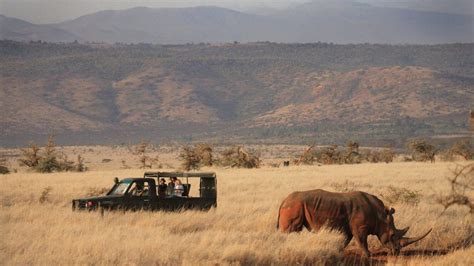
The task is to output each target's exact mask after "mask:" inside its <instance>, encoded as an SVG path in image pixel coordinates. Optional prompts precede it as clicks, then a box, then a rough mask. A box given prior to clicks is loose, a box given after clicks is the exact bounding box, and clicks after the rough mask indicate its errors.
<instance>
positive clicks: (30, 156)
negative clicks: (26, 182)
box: [18, 142, 41, 168]
mask: <svg viewBox="0 0 474 266" xmlns="http://www.w3.org/2000/svg"><path fill="white" fill-rule="evenodd" d="M20 151H21V154H22V156H23V158H20V159H18V162H19V163H20V166H26V167H29V168H35V167H36V166H37V165H38V163H39V161H40V159H41V157H40V156H39V152H40V148H39V147H38V146H37V145H36V143H34V142H31V143H30V146H29V147H28V148H24V149H21V150H20Z"/></svg>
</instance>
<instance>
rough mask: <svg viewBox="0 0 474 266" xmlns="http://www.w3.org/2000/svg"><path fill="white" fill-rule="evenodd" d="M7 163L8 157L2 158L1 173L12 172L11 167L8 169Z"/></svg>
mask: <svg viewBox="0 0 474 266" xmlns="http://www.w3.org/2000/svg"><path fill="white" fill-rule="evenodd" d="M6 164H7V160H6V159H0V174H1V175H6V174H9V173H10V169H8V167H7V166H6Z"/></svg>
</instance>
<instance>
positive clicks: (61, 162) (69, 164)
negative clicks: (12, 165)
mask: <svg viewBox="0 0 474 266" xmlns="http://www.w3.org/2000/svg"><path fill="white" fill-rule="evenodd" d="M22 155H23V158H20V159H19V162H20V165H22V166H27V167H29V168H30V169H33V170H35V171H37V172H40V173H52V172H62V171H79V170H81V172H82V171H85V170H86V169H87V167H85V165H84V161H83V159H81V158H82V157H80V156H78V165H75V164H74V162H73V161H69V159H68V157H67V155H65V154H62V153H59V152H57V151H56V145H55V144H54V140H53V137H52V136H50V137H49V138H48V143H47V144H46V146H45V147H44V149H43V150H41V149H40V148H39V147H38V146H36V144H35V143H33V142H32V143H31V144H30V147H29V148H26V149H22Z"/></svg>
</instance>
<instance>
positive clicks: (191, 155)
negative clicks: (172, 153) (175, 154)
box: [179, 146, 201, 171]
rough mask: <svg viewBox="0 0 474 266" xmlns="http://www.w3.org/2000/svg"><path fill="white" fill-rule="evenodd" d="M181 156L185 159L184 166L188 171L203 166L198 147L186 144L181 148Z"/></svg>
mask: <svg viewBox="0 0 474 266" xmlns="http://www.w3.org/2000/svg"><path fill="white" fill-rule="evenodd" d="M179 157H180V158H181V160H183V162H182V167H183V169H185V170H186V171H189V170H193V169H196V170H197V169H199V168H201V159H200V157H199V155H198V154H197V151H196V148H194V147H191V146H184V147H183V148H182V149H181V152H180V154H179Z"/></svg>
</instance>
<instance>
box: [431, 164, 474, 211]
mask: <svg viewBox="0 0 474 266" xmlns="http://www.w3.org/2000/svg"><path fill="white" fill-rule="evenodd" d="M447 179H448V181H449V183H450V185H451V192H450V193H449V194H447V195H443V194H440V195H439V196H438V197H437V199H436V201H437V202H438V203H439V204H441V205H443V207H444V210H445V211H446V210H447V209H448V208H450V207H451V206H453V205H460V206H466V207H468V208H469V210H470V213H471V214H474V197H473V196H472V195H473V192H474V164H473V163H472V164H468V165H464V166H461V165H458V166H457V167H456V168H455V169H454V170H452V171H451V176H450V177H448V178H447Z"/></svg>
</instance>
